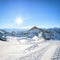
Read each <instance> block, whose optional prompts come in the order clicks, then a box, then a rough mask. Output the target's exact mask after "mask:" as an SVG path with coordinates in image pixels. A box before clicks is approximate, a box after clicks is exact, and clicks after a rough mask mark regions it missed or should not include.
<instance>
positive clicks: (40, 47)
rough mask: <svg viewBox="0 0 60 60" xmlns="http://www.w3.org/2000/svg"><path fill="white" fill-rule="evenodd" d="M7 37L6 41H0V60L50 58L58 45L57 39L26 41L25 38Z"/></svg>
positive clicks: (40, 59) (39, 59) (49, 59)
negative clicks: (19, 39)
mask: <svg viewBox="0 0 60 60" xmlns="http://www.w3.org/2000/svg"><path fill="white" fill-rule="evenodd" d="M7 38H8V40H7V42H3V41H0V60H51V59H52V58H53V56H54V53H55V51H56V49H57V47H58V46H60V45H59V44H60V41H58V40H55V41H53V40H50V41H45V40H41V41H38V42H37V41H32V42H30V41H28V42H27V40H26V39H25V40H24V39H23V40H21V41H18V40H17V38H16V37H7ZM26 42H27V43H26ZM29 42H30V43H29ZM59 52H60V51H59Z"/></svg>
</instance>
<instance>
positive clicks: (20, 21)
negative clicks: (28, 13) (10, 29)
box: [16, 17, 23, 25]
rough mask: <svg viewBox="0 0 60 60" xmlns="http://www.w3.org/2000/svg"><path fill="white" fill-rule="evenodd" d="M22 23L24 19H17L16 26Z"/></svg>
mask: <svg viewBox="0 0 60 60" xmlns="http://www.w3.org/2000/svg"><path fill="white" fill-rule="evenodd" d="M22 22H23V20H22V17H17V18H16V24H18V25H20V24H22Z"/></svg>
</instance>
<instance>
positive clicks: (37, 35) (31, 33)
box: [0, 26, 60, 40]
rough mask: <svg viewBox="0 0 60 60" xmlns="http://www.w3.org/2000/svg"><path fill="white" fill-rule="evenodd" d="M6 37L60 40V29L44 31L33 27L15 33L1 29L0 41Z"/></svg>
mask: <svg viewBox="0 0 60 60" xmlns="http://www.w3.org/2000/svg"><path fill="white" fill-rule="evenodd" d="M6 36H15V37H26V38H31V39H38V40H39V39H41V40H51V39H52V40H56V39H57V40H60V28H50V29H43V28H38V27H36V26H34V27H32V28H31V29H29V30H25V31H22V32H21V31H14V30H12V31H11V32H8V31H6V30H4V29H3V30H1V29H0V39H4V40H5V37H6Z"/></svg>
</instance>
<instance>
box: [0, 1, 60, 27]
mask: <svg viewBox="0 0 60 60" xmlns="http://www.w3.org/2000/svg"><path fill="white" fill-rule="evenodd" d="M32 26H38V27H41V28H51V27H59V26H60V1H59V0H0V28H30V27H32Z"/></svg>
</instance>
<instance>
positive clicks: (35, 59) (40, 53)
mask: <svg viewBox="0 0 60 60" xmlns="http://www.w3.org/2000/svg"><path fill="white" fill-rule="evenodd" d="M56 44H58V43H55V44H54V43H53V42H51V43H49V45H48V46H45V47H44V48H42V49H41V50H37V51H36V52H33V53H31V54H29V55H27V56H24V57H21V58H19V59H17V60H48V59H49V60H60V48H59V47H58V49H57V46H58V45H56ZM55 45H56V46H55ZM49 49H50V50H49ZM55 50H56V51H55ZM55 52H57V53H55ZM46 53H47V54H46ZM54 53H55V54H54ZM44 54H45V55H44ZM49 54H50V56H49ZM53 54H54V56H53ZM45 56H46V57H45ZM44 57H45V58H46V59H45V58H44Z"/></svg>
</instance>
